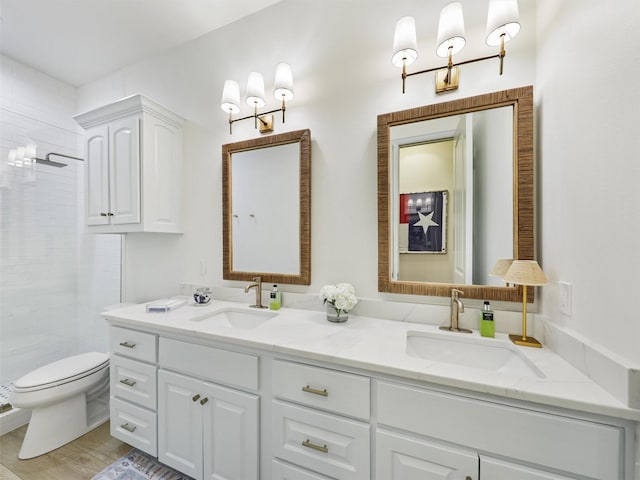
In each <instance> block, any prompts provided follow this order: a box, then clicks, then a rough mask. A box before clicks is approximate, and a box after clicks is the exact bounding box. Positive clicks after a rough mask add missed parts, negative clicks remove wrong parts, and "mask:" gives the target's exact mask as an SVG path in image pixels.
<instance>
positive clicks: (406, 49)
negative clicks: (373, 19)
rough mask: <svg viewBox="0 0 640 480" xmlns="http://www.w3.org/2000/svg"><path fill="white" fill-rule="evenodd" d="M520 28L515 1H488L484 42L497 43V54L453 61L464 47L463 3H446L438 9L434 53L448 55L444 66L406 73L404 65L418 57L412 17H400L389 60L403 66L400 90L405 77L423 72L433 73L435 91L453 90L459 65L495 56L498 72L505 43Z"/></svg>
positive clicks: (455, 87) (502, 60)
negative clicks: (498, 49) (498, 61)
mask: <svg viewBox="0 0 640 480" xmlns="http://www.w3.org/2000/svg"><path fill="white" fill-rule="evenodd" d="M519 31H520V15H519V11H518V1H517V0H490V1H489V12H488V15H487V39H486V42H487V45H489V46H498V45H499V46H500V51H499V52H498V53H497V54H496V55H489V56H487V57H481V58H474V59H472V60H465V61H463V62H458V63H455V64H454V63H453V55H455V54H456V53H458V52H460V50H462V48H463V47H464V45H465V43H466V40H465V31H464V18H463V16H462V4H461V3H460V2H453V3H450V4H448V5H446V6H445V7H444V8H443V9H442V11H441V12H440V19H439V22H438V40H437V42H438V43H437V46H436V54H437V55H438V56H439V57H444V58H448V62H447V65H446V66H443V67H436V68H429V69H426V70H420V71H418V72H413V73H407V66H408V65H411V64H412V63H413V62H415V60H416V59H417V58H418V47H417V41H416V23H415V19H414V18H413V17H403V18H401V19H400V20H398V22H397V23H396V29H395V34H394V37H393V56H392V57H391V63H393V64H394V65H395V66H397V67H402V93H405V83H406V79H407V77H410V76H413V75H420V74H422V73H429V72H436V93H442V92H447V91H450V90H456V89H457V88H458V79H459V71H458V66H459V65H465V64H467V63H475V62H481V61H484V60H490V59H492V58H498V59H499V60H500V75H502V71H503V66H504V57H505V55H506V52H505V49H504V44H505V43H506V42H508V41H509V40H511V39H512V38H513V37H515V36H516V35H517V34H518V32H519Z"/></svg>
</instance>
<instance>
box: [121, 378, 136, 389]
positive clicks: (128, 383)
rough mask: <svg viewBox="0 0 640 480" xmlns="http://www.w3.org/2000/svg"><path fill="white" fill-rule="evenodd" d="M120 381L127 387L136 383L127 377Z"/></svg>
mask: <svg viewBox="0 0 640 480" xmlns="http://www.w3.org/2000/svg"><path fill="white" fill-rule="evenodd" d="M120 383H124V384H125V385H126V386H127V387H133V386H134V385H135V384H136V382H135V380H129V379H128V378H123V379H122V380H120Z"/></svg>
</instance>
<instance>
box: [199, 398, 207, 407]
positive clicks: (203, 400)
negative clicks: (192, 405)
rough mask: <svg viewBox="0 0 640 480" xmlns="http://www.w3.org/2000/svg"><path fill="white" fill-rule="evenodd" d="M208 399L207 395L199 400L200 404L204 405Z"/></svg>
mask: <svg viewBox="0 0 640 480" xmlns="http://www.w3.org/2000/svg"><path fill="white" fill-rule="evenodd" d="M208 401H209V399H208V398H207V397H204V398H203V399H202V400H200V405H204V404H205V403H207V402H208Z"/></svg>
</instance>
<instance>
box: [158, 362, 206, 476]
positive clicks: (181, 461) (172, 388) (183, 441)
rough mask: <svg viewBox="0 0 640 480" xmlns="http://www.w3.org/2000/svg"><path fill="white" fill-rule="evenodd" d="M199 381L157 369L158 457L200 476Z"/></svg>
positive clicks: (200, 387) (162, 460)
mask: <svg viewBox="0 0 640 480" xmlns="http://www.w3.org/2000/svg"><path fill="white" fill-rule="evenodd" d="M201 389H202V382H200V381H198V380H194V379H192V378H189V377H187V376H185V375H177V374H175V373H170V372H167V371H164V370H159V371H158V460H160V461H161V462H162V463H165V464H167V465H169V466H171V467H173V468H175V469H177V470H179V471H181V472H182V473H185V474H187V475H189V476H191V477H193V478H195V479H197V480H201V479H202V410H203V408H202V407H203V406H202V405H201V404H200V402H201V400H202V398H203V396H202V393H201V392H200V391H201Z"/></svg>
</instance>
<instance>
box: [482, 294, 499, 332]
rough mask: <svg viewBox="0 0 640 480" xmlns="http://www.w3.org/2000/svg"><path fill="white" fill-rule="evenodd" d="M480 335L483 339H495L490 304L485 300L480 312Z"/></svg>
mask: <svg viewBox="0 0 640 480" xmlns="http://www.w3.org/2000/svg"><path fill="white" fill-rule="evenodd" d="M480 335H482V336H483V337H491V338H493V337H495V336H496V325H495V323H493V310H491V304H490V303H489V302H488V301H486V300H485V302H484V305H483V306H482V312H480Z"/></svg>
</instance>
